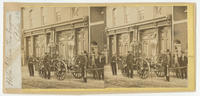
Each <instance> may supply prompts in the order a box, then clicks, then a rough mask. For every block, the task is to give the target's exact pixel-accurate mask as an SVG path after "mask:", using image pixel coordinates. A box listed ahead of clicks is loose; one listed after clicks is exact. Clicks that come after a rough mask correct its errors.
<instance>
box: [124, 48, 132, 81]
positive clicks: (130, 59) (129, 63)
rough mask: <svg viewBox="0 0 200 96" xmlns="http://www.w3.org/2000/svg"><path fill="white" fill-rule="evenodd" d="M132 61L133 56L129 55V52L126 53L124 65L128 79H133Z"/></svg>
mask: <svg viewBox="0 0 200 96" xmlns="http://www.w3.org/2000/svg"><path fill="white" fill-rule="evenodd" d="M133 61H134V56H133V54H132V53H131V51H128V56H127V58H126V64H127V67H128V77H130V78H133Z"/></svg>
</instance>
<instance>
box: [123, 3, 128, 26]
mask: <svg viewBox="0 0 200 96" xmlns="http://www.w3.org/2000/svg"><path fill="white" fill-rule="evenodd" d="M124 23H125V24H126V23H128V15H127V7H124Z"/></svg>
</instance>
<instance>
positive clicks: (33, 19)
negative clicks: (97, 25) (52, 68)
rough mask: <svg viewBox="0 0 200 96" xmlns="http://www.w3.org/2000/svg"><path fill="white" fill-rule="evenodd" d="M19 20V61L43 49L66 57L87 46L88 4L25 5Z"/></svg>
mask: <svg viewBox="0 0 200 96" xmlns="http://www.w3.org/2000/svg"><path fill="white" fill-rule="evenodd" d="M22 20H23V21H22V22H23V24H22V33H23V34H22V36H23V41H22V45H23V46H22V50H23V53H24V54H23V64H25V62H26V61H25V60H26V57H29V56H35V57H43V56H44V53H45V52H50V53H51V54H54V53H58V54H59V55H60V56H61V57H62V58H64V59H67V58H71V57H73V56H74V55H77V54H81V52H82V51H83V50H85V51H88V50H89V43H88V42H89V37H88V36H89V26H88V22H89V19H88V7H25V8H22ZM52 52H54V53H52Z"/></svg>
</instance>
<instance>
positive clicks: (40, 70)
mask: <svg viewBox="0 0 200 96" xmlns="http://www.w3.org/2000/svg"><path fill="white" fill-rule="evenodd" d="M38 72H39V76H40V77H42V78H45V74H46V70H45V68H44V67H42V68H41V69H39V71H38Z"/></svg>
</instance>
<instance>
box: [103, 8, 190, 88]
mask: <svg viewBox="0 0 200 96" xmlns="http://www.w3.org/2000/svg"><path fill="white" fill-rule="evenodd" d="M106 17H107V19H106V20H107V21H106V22H107V24H106V26H107V27H106V33H107V50H108V54H107V55H108V58H107V59H108V61H109V62H108V65H107V66H105V73H106V74H105V87H125V88H126V87H128V88H129V87H187V65H188V57H187V52H188V51H187V50H188V48H187V46H188V43H187V36H188V35H187V34H188V32H187V6H173V7H171V6H141V7H126V6H123V7H107V15H106Z"/></svg>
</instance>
